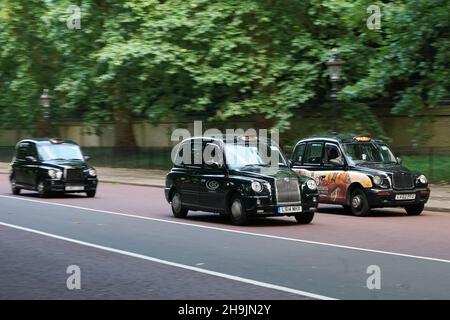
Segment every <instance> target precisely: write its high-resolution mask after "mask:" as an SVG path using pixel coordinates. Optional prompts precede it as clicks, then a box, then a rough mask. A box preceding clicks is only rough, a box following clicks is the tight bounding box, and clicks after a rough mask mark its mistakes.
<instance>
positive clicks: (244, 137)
mask: <svg viewBox="0 0 450 320" xmlns="http://www.w3.org/2000/svg"><path fill="white" fill-rule="evenodd" d="M239 138H240V139H241V140H242V141H258V137H257V136H253V135H252V136H240V137H239Z"/></svg>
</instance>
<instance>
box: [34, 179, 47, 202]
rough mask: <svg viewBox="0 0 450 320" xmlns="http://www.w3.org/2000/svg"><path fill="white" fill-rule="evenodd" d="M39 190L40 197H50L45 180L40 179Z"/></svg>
mask: <svg viewBox="0 0 450 320" xmlns="http://www.w3.org/2000/svg"><path fill="white" fill-rule="evenodd" d="M37 191H38V193H39V197H41V198H45V197H48V195H49V192H48V191H47V188H46V187H45V184H44V181H42V180H41V181H39V182H38V185H37Z"/></svg>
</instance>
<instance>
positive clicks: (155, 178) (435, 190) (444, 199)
mask: <svg viewBox="0 0 450 320" xmlns="http://www.w3.org/2000/svg"><path fill="white" fill-rule="evenodd" d="M96 169H97V171H98V176H99V179H100V181H101V182H107V183H120V184H128V185H136V186H149V187H161V188H163V187H164V183H165V176H166V174H167V171H163V170H151V169H128V168H106V167H96ZM8 172H9V164H8V163H4V162H0V174H2V173H3V174H4V173H8ZM430 189H431V195H430V200H429V201H428V202H427V204H426V206H425V208H426V209H427V210H430V211H439V212H450V185H448V184H432V185H430Z"/></svg>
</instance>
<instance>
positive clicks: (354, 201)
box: [350, 188, 370, 217]
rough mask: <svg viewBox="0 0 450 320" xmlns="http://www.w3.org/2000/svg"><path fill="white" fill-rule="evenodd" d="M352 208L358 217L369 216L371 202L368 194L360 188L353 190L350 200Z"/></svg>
mask: <svg viewBox="0 0 450 320" xmlns="http://www.w3.org/2000/svg"><path fill="white" fill-rule="evenodd" d="M350 208H351V209H352V213H353V215H355V216H358V217H364V216H367V215H368V214H369V212H370V207H369V202H368V201H367V197H366V194H365V193H364V191H363V190H361V189H360V188H356V189H355V190H353V192H352V196H351V198H350Z"/></svg>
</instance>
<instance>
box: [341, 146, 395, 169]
mask: <svg viewBox="0 0 450 320" xmlns="http://www.w3.org/2000/svg"><path fill="white" fill-rule="evenodd" d="M343 146H344V151H345V154H346V155H347V157H348V158H349V159H350V160H352V161H353V162H354V163H356V164H358V163H364V162H373V163H396V162H397V160H396V158H395V156H394V154H393V153H392V151H391V150H390V149H389V147H388V146H387V145H385V144H378V143H372V142H368V143H361V142H355V143H345V144H343Z"/></svg>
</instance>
